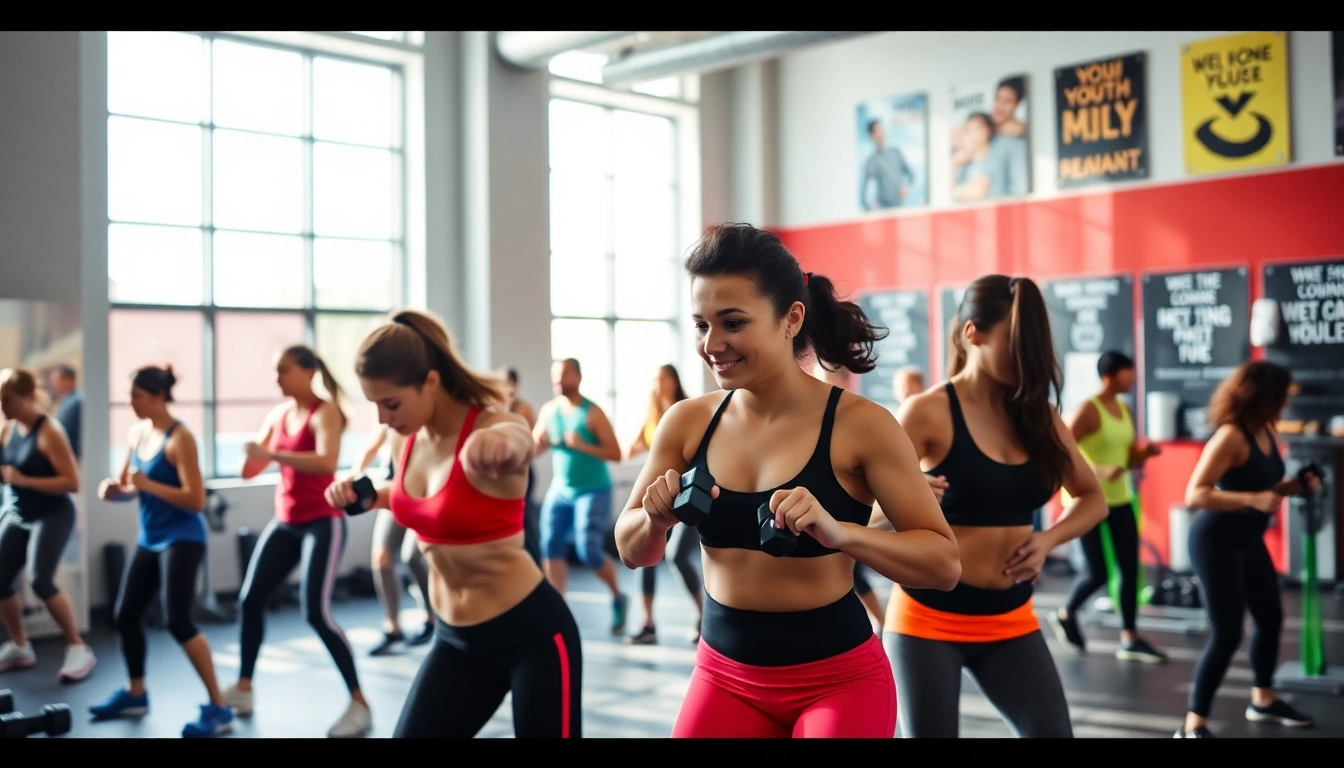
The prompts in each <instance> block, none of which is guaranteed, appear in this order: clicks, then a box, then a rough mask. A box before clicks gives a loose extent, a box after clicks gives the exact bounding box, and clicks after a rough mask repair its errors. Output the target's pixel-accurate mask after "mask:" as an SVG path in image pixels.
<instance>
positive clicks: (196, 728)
mask: <svg viewBox="0 0 1344 768" xmlns="http://www.w3.org/2000/svg"><path fill="white" fill-rule="evenodd" d="M232 730H233V708H232V707H228V706H223V707H221V706H219V705H217V704H215V703H214V702H210V703H209V704H202V705H201V719H200V720H197V721H196V722H194V723H187V725H186V727H184V728H183V729H182V738H184V739H206V738H209V737H211V736H221V735H223V734H226V733H228V732H229V731H232Z"/></svg>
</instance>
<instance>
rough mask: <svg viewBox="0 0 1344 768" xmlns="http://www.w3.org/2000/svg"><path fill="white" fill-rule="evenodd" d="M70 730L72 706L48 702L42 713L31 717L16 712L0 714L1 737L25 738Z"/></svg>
mask: <svg viewBox="0 0 1344 768" xmlns="http://www.w3.org/2000/svg"><path fill="white" fill-rule="evenodd" d="M69 732H70V706H69V705H67V704H48V705H47V706H45V707H43V708H42V714H40V715H32V716H31V717H29V716H26V715H23V714H21V713H18V712H15V713H13V714H9V715H0V738H4V739H25V738H28V737H29V736H32V735H34V734H38V733H45V734H47V735H48V736H60V735H62V734H66V733H69Z"/></svg>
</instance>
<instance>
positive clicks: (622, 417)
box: [612, 322, 681, 446]
mask: <svg viewBox="0 0 1344 768" xmlns="http://www.w3.org/2000/svg"><path fill="white" fill-rule="evenodd" d="M616 349H618V350H620V355H621V364H620V366H619V367H618V368H617V369H616V414H615V415H614V416H612V426H613V427H614V428H615V429H616V437H617V439H619V440H620V441H621V445H623V446H624V445H627V444H628V443H629V441H630V440H631V439H633V438H634V437H635V434H636V433H637V432H638V431H639V429H640V427H642V426H643V425H644V419H645V418H646V417H647V415H648V410H649V395H650V393H651V392H652V391H653V387H654V383H655V381H656V380H657V377H658V368H659V366H662V365H667V364H669V363H671V364H673V365H675V364H676V361H677V360H680V359H681V355H680V353H681V350H679V349H677V338H676V333H675V331H674V330H673V327H672V325H671V324H670V323H622V322H618V323H616Z"/></svg>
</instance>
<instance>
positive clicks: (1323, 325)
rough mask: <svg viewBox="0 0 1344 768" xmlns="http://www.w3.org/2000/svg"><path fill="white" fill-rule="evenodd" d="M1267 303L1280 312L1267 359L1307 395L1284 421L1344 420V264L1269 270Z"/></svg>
mask: <svg viewBox="0 0 1344 768" xmlns="http://www.w3.org/2000/svg"><path fill="white" fill-rule="evenodd" d="M1264 270H1265V283H1264V285H1265V298H1267V299H1272V300H1274V301H1275V302H1276V303H1277V305H1278V307H1277V310H1278V315H1279V328H1278V334H1277V338H1276V339H1275V340H1274V341H1273V342H1272V343H1270V344H1268V345H1266V347H1265V359H1266V360H1268V361H1270V362H1271V363H1278V364H1279V365H1282V366H1284V367H1285V368H1287V369H1288V370H1290V371H1292V372H1293V381H1294V382H1295V383H1297V384H1298V385H1299V386H1300V387H1301V389H1302V391H1301V392H1300V393H1298V394H1296V395H1294V396H1293V397H1292V398H1291V399H1289V401H1288V408H1287V409H1286V410H1285V411H1284V418H1286V419H1294V420H1300V421H1318V422H1320V426H1321V431H1322V432H1325V431H1327V430H1328V429H1329V428H1330V419H1331V418H1333V417H1335V416H1344V261H1341V260H1334V261H1314V262H1307V263H1302V264H1278V265H1274V266H1266V267H1265V268H1264Z"/></svg>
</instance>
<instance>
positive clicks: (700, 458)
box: [691, 389, 734, 467]
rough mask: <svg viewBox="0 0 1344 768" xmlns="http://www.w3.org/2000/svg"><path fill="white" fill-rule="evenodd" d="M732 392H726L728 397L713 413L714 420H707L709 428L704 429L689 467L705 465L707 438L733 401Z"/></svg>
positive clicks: (707, 449) (707, 447) (707, 446)
mask: <svg viewBox="0 0 1344 768" xmlns="http://www.w3.org/2000/svg"><path fill="white" fill-rule="evenodd" d="M733 392H734V390H731V389H730V390H728V395H727V396H726V397H724V398H723V400H722V401H721V402H720V403H719V408H718V410H716V411H714V418H712V419H710V420H709V426H708V427H705V436H704V437H702V438H700V447H699V448H696V449H695V457H694V458H692V459H691V466H693V467H694V466H697V465H703V464H704V463H705V454H706V453H708V451H709V438H710V435H713V434H714V430H715V428H717V427H718V426H719V419H720V418H721V417H722V416H723V411H724V409H725V408H727V407H728V401H729V400H732V399H733Z"/></svg>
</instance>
